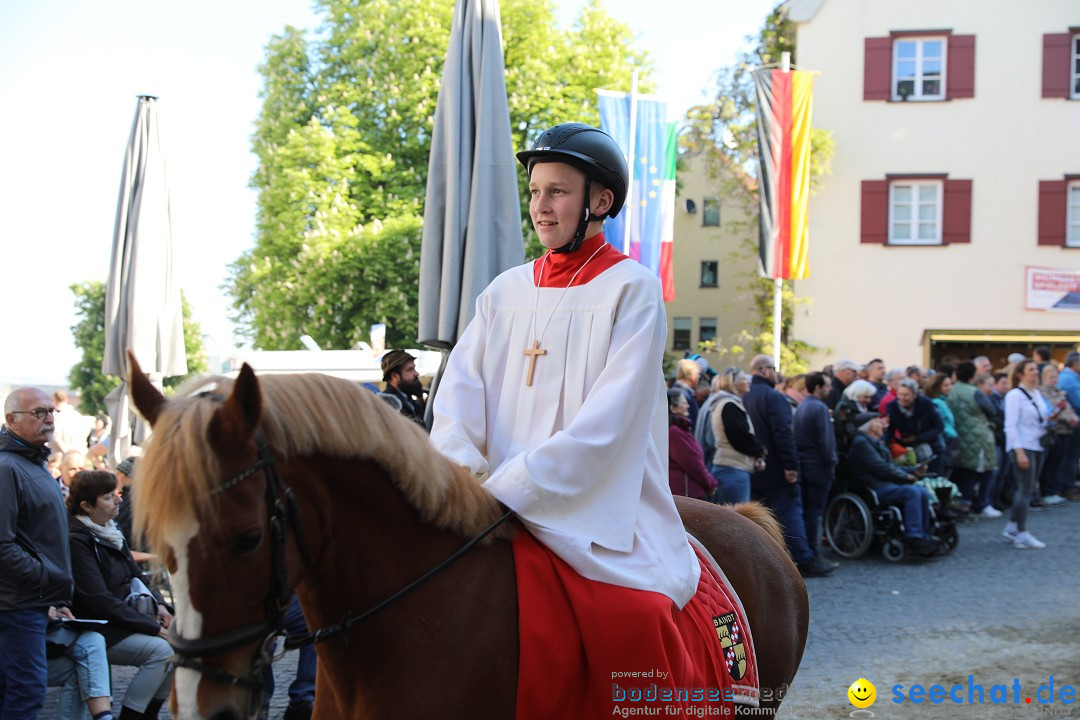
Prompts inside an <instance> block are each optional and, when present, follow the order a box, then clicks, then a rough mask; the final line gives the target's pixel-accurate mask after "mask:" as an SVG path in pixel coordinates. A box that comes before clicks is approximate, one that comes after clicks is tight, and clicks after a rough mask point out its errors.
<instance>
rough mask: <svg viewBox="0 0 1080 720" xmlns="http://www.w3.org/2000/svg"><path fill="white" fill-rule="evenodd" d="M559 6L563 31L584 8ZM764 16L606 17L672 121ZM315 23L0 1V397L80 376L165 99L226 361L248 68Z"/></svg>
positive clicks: (616, 11)
mask: <svg viewBox="0 0 1080 720" xmlns="http://www.w3.org/2000/svg"><path fill="white" fill-rule="evenodd" d="M448 1H449V0H448ZM502 2H503V4H504V5H505V4H506V3H507V2H512V0H502ZM555 2H556V5H557V7H558V9H559V16H560V18H561V20H562V22H564V23H567V24H568V23H569V22H570V20H571V19H572V18H573V17H574V16H575V14H576V12H577V10H578V8H579V7H580V6H581V5H582V4H583V0H555ZM773 4H774V0H666V2H662V3H657V2H656V1H655V0H606V5H607V7H608V10H609V12H611V13H612V14H613V15H615V16H616V17H618V18H619V19H621V20H623V21H624V22H626V23H628V24H629V25H630V26H631V27H632V28H633V29H634V30H635V32H637V33H638V44H639V46H640V47H643V48H645V49H647V50H649V52H650V53H651V54H652V56H653V58H654V60H655V62H656V66H657V69H658V71H659V72H658V76H657V80H658V85H659V94H660V95H663V96H666V97H667V98H669V102H670V106H671V108H672V113H673V115H678V114H681V111H682V110H684V109H685V108H686V107H689V106H690V105H693V104H696V103H699V102H702V101H703V100H704V99H705V97H706V96H705V95H704V94H703V91H704V89H705V88H706V87H708V86H710V84H711V83H710V78H711V76H712V73H713V72H714V71H715V70H716V69H717V68H719V67H721V66H723V65H725V64H727V63H729V62H730V61H731V60H732V59H733V57H734V56H735V54H736V52H738V51H739V50H741V49H742V48H743V47H744V37H745V36H746V35H748V34H750V33H753V32H756V30H757V29H758V28H760V26H761V23H762V21H763V19H764V18H765V16H766V14H767V13H768V11H769V10H770V8H771V7H772V5H773ZM317 21H318V18H317V17H316V15H315V14H314V13H313V12H312V9H311V4H310V2H308V0H228V1H226V2H222V1H221V0H214V1H210V0H185V2H162V1H160V0H108V1H107V2H84V1H82V0H3V1H2V2H0V108H2V112H0V137H2V138H3V140H4V153H3V156H2V159H0V258H2V260H3V261H2V268H3V274H2V278H3V279H2V280H0V288H2V289H3V297H4V299H5V303H4V305H5V312H4V313H3V321H2V323H3V331H2V332H0V384H4V383H12V384H22V383H41V384H64V383H65V382H66V378H67V374H68V371H69V370H70V369H71V366H72V365H74V364H75V363H76V362H77V361H78V358H79V353H78V351H77V350H76V348H75V346H74V344H73V342H72V340H71V332H70V328H71V326H72V325H73V324H74V322H75V313H74V298H73V296H72V294H71V292H70V291H69V290H68V286H69V285H71V284H72V283H75V282H81V281H85V280H101V281H102V282H104V281H105V280H106V279H107V276H108V267H109V257H110V252H111V245H112V233H113V225H114V222H115V216H116V202H117V194H118V191H119V186H120V171H121V165H122V163H123V159H124V149H125V145H126V143H127V139H128V135H129V133H130V130H131V122H132V119H133V117H134V113H135V106H136V95H139V94H144V93H145V94H152V95H157V96H159V98H160V101H159V108H160V117H161V131H162V142H163V144H164V147H165V152H166V155H167V156H166V163H167V167H168V177H169V184H170V188H171V192H172V217H173V237H174V242H175V245H176V248H175V262H176V265H177V273H178V275H179V282H180V285H181V286H182V287H183V288H184V292H185V294H186V295H187V297H188V299H189V300H190V301H191V303H192V305H193V307H194V312H195V319H196V320H198V322H199V323H200V324H201V325H202V328H203V332H204V333H206V334H207V335H208V336H209V338H208V340H207V349H208V350H209V351H210V352H211V354H213V353H214V352H215V351H216V352H219V353H221V354H227V353H228V352H229V349H230V348H232V347H234V345H235V342H234V339H233V337H232V332H231V327H230V325H229V323H228V320H227V316H228V312H229V302H228V298H227V296H226V295H225V293H224V292H223V291H222V290H221V289H220V286H221V285H222V283H223V282H224V281H225V278H226V266H227V265H228V264H229V263H230V262H232V261H233V260H235V259H236V257H237V256H239V254H240V253H241V252H243V251H244V250H245V249H247V248H249V247H250V246H251V245H252V243H253V235H252V233H253V230H254V217H255V195H254V193H253V192H252V191H251V190H250V189H249V188H248V180H249V178H250V177H251V173H252V171H253V170H254V167H255V160H254V156H253V155H252V154H251V152H250V150H249V139H250V136H251V132H252V130H253V122H254V120H255V117H256V115H257V113H258V109H259V99H258V91H259V76H258V73H257V71H256V67H257V65H258V64H259V63H260V62H261V61H262V59H263V49H264V46H265V44H266V42H267V40H268V39H269V38H270V36H271V35H272V34H274V33H277V32H280V31H281V30H282V29H283V28H284V27H285V26H286V25H294V26H296V27H301V28H305V29H313V28H314V27H315V25H316V24H317ZM673 119H674V118H673Z"/></svg>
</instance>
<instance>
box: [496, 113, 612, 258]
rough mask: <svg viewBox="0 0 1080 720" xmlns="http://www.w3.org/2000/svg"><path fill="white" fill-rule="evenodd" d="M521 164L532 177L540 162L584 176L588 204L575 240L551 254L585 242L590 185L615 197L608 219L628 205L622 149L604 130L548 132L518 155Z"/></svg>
mask: <svg viewBox="0 0 1080 720" xmlns="http://www.w3.org/2000/svg"><path fill="white" fill-rule="evenodd" d="M517 159H518V161H519V162H520V163H521V164H522V165H524V166H525V170H526V172H528V174H529V177H532V169H533V165H535V164H536V163H540V162H564V163H566V164H567V165H571V166H573V167H575V168H577V169H578V170H580V171H581V172H583V173H585V203H584V205H585V206H584V208H583V209H582V213H581V220H580V221H579V222H578V228H577V232H576V233H575V235H574V239H573V240H572V241H571V242H570V243H568V244H567V245H564V246H563V247H561V248H557V249H555V250H552V252H560V253H565V252H574V251H576V250H577V249H578V248H580V247H581V243H582V242H584V240H585V230H586V228H588V225H589V220H591V219H592V215H591V213H590V212H589V199H590V197H589V196H590V191H591V189H592V188H591V181H592V180H596V181H597V182H600V183H603V185H604V187H606V188H607V189H609V190H611V193H612V195H614V196H615V198H614V201H613V202H612V203H611V209H610V210H608V211H607V213H605V215H604V216H605V217H612V218H613V217H615V216H616V215H618V214H619V212H620V211H621V210H622V207H623V203H625V202H626V186H627V184H628V178H629V175H630V173H629V172H628V171H627V169H626V158H625V157H624V156H623V151H622V148H620V147H619V144H618V143H617V142H615V141H614V140H613V139H612V137H611V136H610V135H608V134H607V133H606V132H604V131H603V130H599V129H597V128H594V127H592V126H591V125H585V124H584V123H563V124H561V125H556V126H555V127H553V128H551V129H549V130H546V131H545V132H544V133H543V134H542V135H541V136H540V137H538V138H537V139H536V142H535V143H533V146H532V150H525V151H523V152H519V153H518V154H517Z"/></svg>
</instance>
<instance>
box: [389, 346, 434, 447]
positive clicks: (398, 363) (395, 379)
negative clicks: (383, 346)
mask: <svg viewBox="0 0 1080 720" xmlns="http://www.w3.org/2000/svg"><path fill="white" fill-rule="evenodd" d="M382 372H383V381H384V382H385V383H386V390H384V391H383V392H385V393H386V394H387V395H392V396H393V397H396V398H397V399H398V400H399V401H400V402H401V414H402V415H404V416H405V417H407V418H410V419H411V420H413V421H415V422H417V423H419V424H420V425H421V426H423V427H424V429H425V430H426V429H427V426H426V425H424V401H423V399H422V398H423V395H424V386H423V385H421V384H420V373H419V372H417V371H416V358H414V357H413V356H412V355H410V354H409V353H407V352H405V351H404V350H391V351H390V352H388V353H386V354H385V355H383V359H382Z"/></svg>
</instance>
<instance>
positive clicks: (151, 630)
mask: <svg viewBox="0 0 1080 720" xmlns="http://www.w3.org/2000/svg"><path fill="white" fill-rule="evenodd" d="M116 485H117V482H116V476H115V475H113V474H112V473H111V472H106V471H103V470H83V471H82V472H80V473H78V474H76V475H75V479H74V481H73V482H72V483H71V494H70V495H69V496H68V511H69V513H70V520H69V525H70V527H69V533H68V535H69V541H70V545H71V565H72V574H73V575H74V578H75V605H74V607H75V611H76V613H77V614H78V615H79V616H80V617H85V618H93V619H98V620H107V621H108V624H107V625H102V626H101V629H100V632H101V634H102V635H103V636H104V637H105V644H106V646H107V647H108V650H107V655H108V657H109V662H110V663H113V664H117V665H134V666H137V667H138V668H139V671H138V672H137V673H136V674H135V677H133V678H132V679H131V683H130V684H129V685H128V690H127V693H126V695H125V696H124V702H123V706H122V708H121V712H120V720H136V719H138V718H156V717H157V716H158V711H159V710H160V709H161V706H162V705H163V704H164V703H165V700H166V698H168V696H169V689H170V687H171V685H172V668H171V667H170V663H169V661H170V659H171V658H172V654H173V652H172V648H171V647H170V646H169V642H168V640H167V639H166V638H167V637H168V629H169V625H170V624H171V623H172V613H171V611H170V609H169V607H168V606H167V605H166V604H165V601H164V600H163V599H162V597H161V595H160V594H159V593H157V591H154V590H150V589H149V581H148V580H147V579H146V576H145V575H143V574H142V573H141V572H140V571H139V566H138V565H137V564H136V563H135V560H134V558H132V557H131V550H130V549H129V548H128V546H127V543H126V542H125V541H124V536H123V533H121V532H120V529H119V528H118V527H117V526H116V522H115V518H116V515H117V513H118V511H119V509H120V502H121V500H120V496H119V494H118V493H117V492H116ZM145 595H149V596H150V598H144V602H143V604H144V605H146V606H148V607H147V609H146V611H142V610H140V609H139V608H138V607H137V605H138V603H137V602H136V600H137V599H138V598H139V597H140V596H145ZM145 600H148V602H145ZM151 612H152V613H153V615H151V614H150V613H151Z"/></svg>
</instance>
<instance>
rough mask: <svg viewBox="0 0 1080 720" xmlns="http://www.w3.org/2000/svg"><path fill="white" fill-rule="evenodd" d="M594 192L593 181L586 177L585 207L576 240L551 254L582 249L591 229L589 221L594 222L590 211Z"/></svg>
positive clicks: (575, 234) (575, 235)
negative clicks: (582, 244)
mask: <svg viewBox="0 0 1080 720" xmlns="http://www.w3.org/2000/svg"><path fill="white" fill-rule="evenodd" d="M591 191H592V179H591V178H590V177H589V176H588V175H586V176H585V207H584V208H583V209H582V211H581V220H579V221H578V226H577V232H576V233H574V239H573V240H571V241H570V242H568V243H566V244H565V245H563V246H562V247H560V248H555V249H554V250H552V251H551V252H553V253H572V252H577V251H578V250H579V249H581V243H583V242H585V233H586V231H587V230H588V229H589V221H590V220H592V213H591V212H590V211H589V198H590V197H591Z"/></svg>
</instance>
